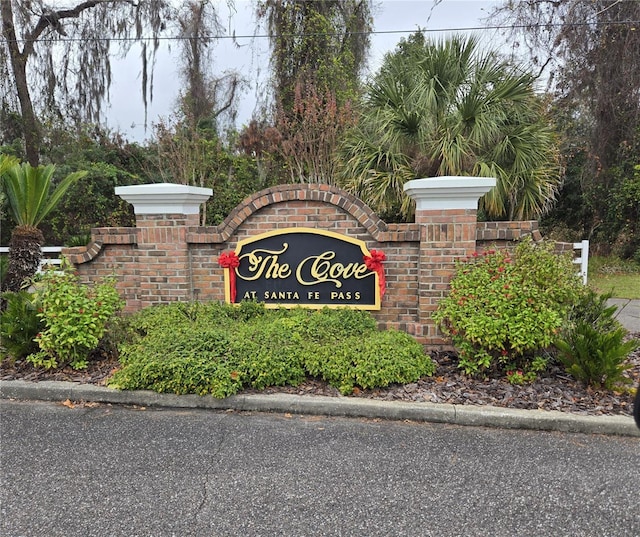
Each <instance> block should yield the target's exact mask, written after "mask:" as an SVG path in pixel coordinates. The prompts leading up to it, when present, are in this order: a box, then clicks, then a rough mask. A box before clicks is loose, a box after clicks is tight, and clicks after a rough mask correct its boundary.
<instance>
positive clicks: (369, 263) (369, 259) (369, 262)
mask: <svg viewBox="0 0 640 537" xmlns="http://www.w3.org/2000/svg"><path fill="white" fill-rule="evenodd" d="M386 259H387V256H386V255H384V252H381V251H380V250H371V255H370V256H369V255H365V256H364V264H365V265H366V267H367V268H368V269H369V270H372V271H373V272H377V273H378V285H379V286H380V298H382V297H383V296H384V293H385V291H386V290H387V282H386V280H385V277H384V267H383V266H382V262H383V261H386Z"/></svg>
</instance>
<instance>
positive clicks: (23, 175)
mask: <svg viewBox="0 0 640 537" xmlns="http://www.w3.org/2000/svg"><path fill="white" fill-rule="evenodd" d="M3 160H4V159H3ZM4 168H5V169H4V170H3V172H2V174H1V176H2V189H3V191H4V193H5V195H6V197H7V201H8V203H9V209H10V211H11V214H12V216H13V218H14V220H15V223H16V227H15V228H14V229H13V231H12V232H11V242H10V243H9V266H8V267H7V273H6V276H5V279H4V281H3V282H2V290H3V291H14V292H15V291H19V290H20V288H21V287H22V285H23V283H24V281H25V280H27V279H28V278H30V277H32V276H33V275H34V274H35V273H36V271H37V270H38V266H39V264H40V259H41V256H42V254H41V252H40V247H41V246H42V243H43V242H44V237H43V236H42V232H41V231H40V230H39V229H38V224H39V223H40V222H42V220H43V219H44V217H45V216H47V214H49V212H50V211H51V210H52V209H53V208H54V207H55V206H56V205H57V204H58V202H59V201H60V199H61V198H62V196H63V195H64V194H65V192H67V190H69V188H70V187H71V185H73V184H74V183H75V182H76V181H77V180H78V179H80V178H81V177H84V176H85V175H86V173H87V172H75V173H71V174H69V175H68V176H67V177H65V178H64V179H63V180H62V181H60V183H59V184H58V186H57V187H56V188H54V189H52V186H53V185H52V177H53V172H54V171H55V166H53V165H48V166H37V167H33V166H31V165H30V164H29V163H23V164H17V163H10V164H9V165H8V166H6V165H5V166H4Z"/></svg>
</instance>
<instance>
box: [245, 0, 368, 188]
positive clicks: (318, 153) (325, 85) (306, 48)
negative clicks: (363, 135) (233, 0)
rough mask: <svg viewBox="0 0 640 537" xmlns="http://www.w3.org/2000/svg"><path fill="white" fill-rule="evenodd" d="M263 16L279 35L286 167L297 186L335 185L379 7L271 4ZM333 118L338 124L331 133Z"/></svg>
mask: <svg viewBox="0 0 640 537" xmlns="http://www.w3.org/2000/svg"><path fill="white" fill-rule="evenodd" d="M258 17H259V19H266V21H267V27H268V30H269V34H270V36H271V49H272V52H271V58H272V60H271V62H272V66H271V67H272V73H273V75H272V91H273V110H274V120H273V126H274V127H275V129H276V130H277V131H278V138H279V140H280V141H281V142H282V143H281V144H280V145H278V146H277V148H276V149H277V151H278V154H279V156H280V157H281V158H282V160H283V162H284V168H285V169H286V170H287V171H288V175H289V176H290V180H293V181H301V182H310V181H311V182H333V181H334V180H335V178H334V176H333V168H334V164H333V160H334V153H335V149H336V142H337V139H338V138H339V137H340V135H341V133H342V131H343V130H344V126H345V124H346V123H348V121H349V118H350V117H351V115H352V114H351V112H350V110H351V103H352V101H353V100H355V98H356V97H357V96H358V95H359V88H360V75H361V74H362V72H363V69H364V67H365V63H366V58H367V53H368V47H369V33H370V30H371V27H372V19H371V2H370V0H318V1H316V2H307V1H303V0H263V1H260V2H259V4H258ZM329 118H334V119H335V120H336V121H335V123H334V124H333V125H331V126H330V132H329V131H326V129H325V127H327V122H328V120H329ZM325 131H326V132H325ZM323 133H324V134H323Z"/></svg>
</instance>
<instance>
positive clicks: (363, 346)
mask: <svg viewBox="0 0 640 537" xmlns="http://www.w3.org/2000/svg"><path fill="white" fill-rule="evenodd" d="M130 327H131V333H132V337H131V338H130V340H129V341H128V342H127V343H126V344H123V345H122V346H121V349H120V361H121V363H122V365H123V367H122V369H120V370H119V371H117V372H116V373H115V374H114V375H113V377H112V378H111V380H110V382H109V385H110V386H112V387H116V388H120V389H148V390H153V391H157V392H171V393H177V394H185V393H196V394H199V395H204V394H211V395H213V396H214V397H226V396H229V395H232V394H234V393H237V392H238V391H240V390H241V389H243V388H244V387H253V388H258V389H261V388H265V387H267V386H283V385H292V386H296V385H298V384H300V383H301V382H303V381H304V380H305V378H307V377H308V376H312V377H317V378H321V379H323V380H326V381H327V382H328V383H329V384H331V385H332V386H335V387H336V388H338V389H339V390H340V392H341V393H343V394H349V393H351V392H352V391H353V389H354V387H356V386H359V387H361V388H365V389H366V388H376V387H383V386H387V385H389V384H393V383H407V382H414V381H416V380H417V379H419V378H420V377H423V376H429V375H432V374H433V373H434V371H435V364H434V363H433V361H432V360H431V358H430V357H429V356H428V355H426V354H425V353H424V350H423V349H422V346H421V345H420V344H419V343H418V342H416V341H415V340H414V339H413V338H412V337H411V336H409V335H407V334H405V333H404V332H398V331H394V330H389V331H379V330H378V329H377V327H376V322H375V319H373V317H372V316H371V314H369V313H368V312H363V311H358V310H352V309H329V308H325V309H321V310H307V309H304V308H295V309H291V310H286V309H278V310H267V309H265V308H264V306H262V305H261V304H257V303H254V302H243V303H241V304H240V305H239V306H231V305H226V304H220V303H210V304H200V303H188V304H185V303H177V304H171V305H164V306H154V307H152V308H147V309H145V310H143V311H141V312H139V313H138V314H136V315H134V316H133V317H132V318H131V319H130Z"/></svg>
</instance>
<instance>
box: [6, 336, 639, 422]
mask: <svg viewBox="0 0 640 537" xmlns="http://www.w3.org/2000/svg"><path fill="white" fill-rule="evenodd" d="M629 337H630V338H635V339H639V340H640V333H634V334H630V335H629ZM432 357H433V359H434V360H435V361H436V362H437V364H438V366H437V370H436V373H435V374H434V375H433V376H432V377H426V378H424V379H421V380H419V381H418V382H414V383H411V384H405V385H397V384H396V385H393V386H389V387H387V388H381V389H374V390H360V389H357V388H356V389H355V390H354V393H353V394H352V395H351V396H350V397H360V398H370V399H381V400H386V401H408V402H430V403H450V404H456V405H491V406H496V407H506V408H520V409H542V410H558V411H561V412H571V413H575V414H583V415H584V414H590V415H631V414H632V412H633V390H632V389H630V388H631V387H636V386H637V385H638V383H639V382H640V349H638V350H636V351H635V352H633V353H631V354H630V355H629V357H628V362H629V363H630V364H631V366H632V367H631V369H629V370H628V371H627V372H626V373H625V374H626V376H627V377H629V378H630V379H631V380H632V384H629V388H627V389H624V390H621V391H620V392H617V391H616V392H611V391H606V390H594V389H593V388H590V387H587V386H585V385H584V384H583V383H581V382H579V381H577V380H575V379H573V378H572V377H571V376H569V375H568V374H567V373H565V372H564V370H563V369H561V368H560V367H558V366H556V365H552V366H551V367H549V369H548V370H547V371H546V372H545V373H544V374H543V375H541V376H540V377H539V378H538V379H537V380H536V381H535V382H533V383H531V384H525V385H523V386H515V385H512V384H509V382H507V381H506V379H504V377H501V376H497V375H492V376H489V377H488V378H486V379H475V378H471V377H468V376H466V375H464V374H463V373H462V372H461V371H460V370H459V369H458V368H457V363H456V358H455V356H454V355H453V354H450V353H433V354H432ZM119 367H120V364H119V362H118V360H117V357H115V356H113V355H111V354H109V353H105V352H98V353H96V354H95V355H94V356H92V359H91V360H90V363H89V366H88V367H87V369H85V370H82V371H74V370H73V369H71V368H70V367H65V368H63V369H61V370H54V371H46V370H43V369H38V368H35V367H33V366H32V365H31V364H29V363H27V362H24V361H16V362H15V363H11V362H10V361H8V360H4V361H2V362H0V380H16V379H21V380H27V381H32V382H39V381H44V380H59V381H67V382H76V383H81V384H98V385H105V384H106V381H107V379H108V378H109V376H110V375H111V374H112V373H113V372H114V371H115V370H116V369H118V368H119ZM243 393H258V392H257V390H251V389H247V390H245V391H244V392H243ZM260 393H291V394H297V395H324V396H329V397H340V393H339V392H338V390H337V389H335V388H333V387H332V386H329V385H328V384H327V383H326V382H323V381H321V380H317V379H309V380H307V381H305V382H303V383H302V384H301V385H299V386H296V387H292V386H277V387H270V388H266V389H265V390H261V391H260Z"/></svg>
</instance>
